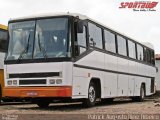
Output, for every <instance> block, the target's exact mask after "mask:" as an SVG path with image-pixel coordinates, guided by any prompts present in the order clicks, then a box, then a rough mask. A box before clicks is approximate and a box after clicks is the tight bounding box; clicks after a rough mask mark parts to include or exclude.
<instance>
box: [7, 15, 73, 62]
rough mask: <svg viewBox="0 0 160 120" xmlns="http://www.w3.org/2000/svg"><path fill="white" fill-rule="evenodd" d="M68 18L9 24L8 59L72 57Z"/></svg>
mask: <svg viewBox="0 0 160 120" xmlns="http://www.w3.org/2000/svg"><path fill="white" fill-rule="evenodd" d="M68 34H69V32H68V18H50V19H39V20H32V21H23V22H14V23H10V24H9V46H8V54H7V57H6V59H7V60H18V59H39V58H57V57H70V52H69V43H70V42H69V40H68V39H69V37H68Z"/></svg>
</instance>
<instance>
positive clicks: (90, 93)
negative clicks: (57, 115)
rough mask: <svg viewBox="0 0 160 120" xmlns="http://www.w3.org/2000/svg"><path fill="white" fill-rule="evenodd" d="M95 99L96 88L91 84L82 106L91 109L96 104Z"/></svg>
mask: <svg viewBox="0 0 160 120" xmlns="http://www.w3.org/2000/svg"><path fill="white" fill-rule="evenodd" d="M96 98H97V91H96V87H95V84H94V83H93V82H91V83H90V84H89V88H88V98H87V99H84V101H83V104H84V106H85V107H92V106H94V105H95V102H96Z"/></svg>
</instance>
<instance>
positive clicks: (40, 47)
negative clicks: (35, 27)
mask: <svg viewBox="0 0 160 120" xmlns="http://www.w3.org/2000/svg"><path fill="white" fill-rule="evenodd" d="M38 46H39V50H40V51H42V53H43V56H44V57H45V58H48V55H47V52H46V50H45V49H44V48H43V47H42V45H41V42H40V37H39V34H38Z"/></svg>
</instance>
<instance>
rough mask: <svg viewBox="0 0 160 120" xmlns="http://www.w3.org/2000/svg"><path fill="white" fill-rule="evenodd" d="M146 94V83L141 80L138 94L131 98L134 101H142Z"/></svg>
mask: <svg viewBox="0 0 160 120" xmlns="http://www.w3.org/2000/svg"><path fill="white" fill-rule="evenodd" d="M145 96H146V84H145V83H144V82H143V83H141V86H140V95H139V96H136V97H133V98H132V100H133V101H136V102H143V101H144V99H145Z"/></svg>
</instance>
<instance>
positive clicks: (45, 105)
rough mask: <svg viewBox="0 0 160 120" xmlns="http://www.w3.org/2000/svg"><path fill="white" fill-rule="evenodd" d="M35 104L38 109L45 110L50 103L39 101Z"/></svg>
mask: <svg viewBox="0 0 160 120" xmlns="http://www.w3.org/2000/svg"><path fill="white" fill-rule="evenodd" d="M36 104H37V105H38V106H39V107H40V108H47V107H48V106H49V104H50V101H48V100H39V101H37V102H36Z"/></svg>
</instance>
